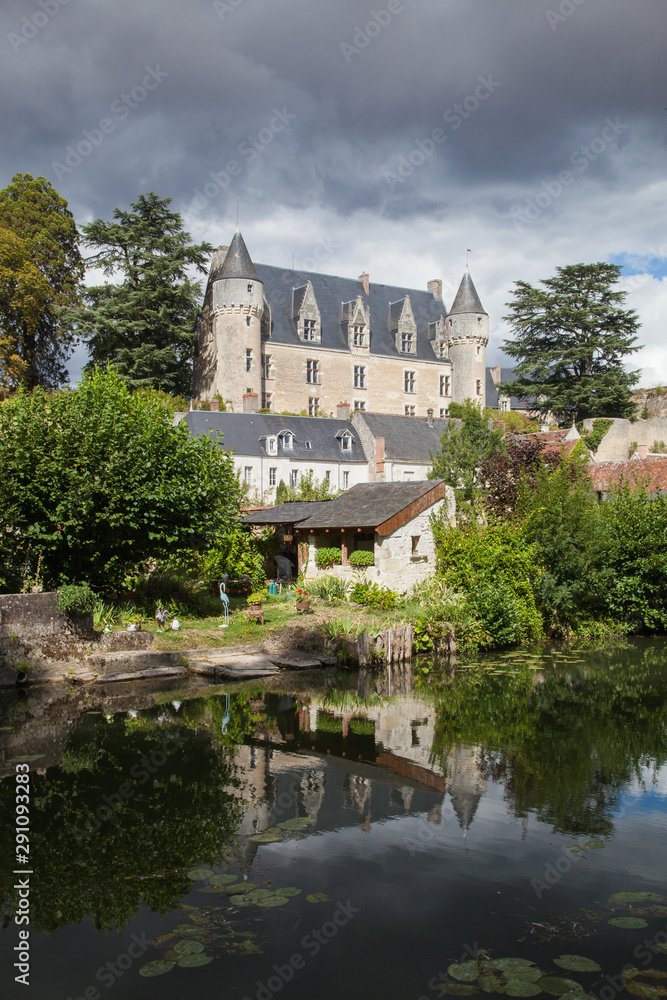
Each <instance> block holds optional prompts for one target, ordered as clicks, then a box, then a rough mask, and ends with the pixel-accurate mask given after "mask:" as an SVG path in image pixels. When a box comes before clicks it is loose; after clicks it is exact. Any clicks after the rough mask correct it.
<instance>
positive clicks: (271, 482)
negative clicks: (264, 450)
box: [269, 467, 278, 486]
mask: <svg viewBox="0 0 667 1000" xmlns="http://www.w3.org/2000/svg"><path fill="white" fill-rule="evenodd" d="M277 472H278V470H277V469H276V468H273V467H271V468H270V469H269V486H275V485H276V473H277Z"/></svg>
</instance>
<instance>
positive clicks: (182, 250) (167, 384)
mask: <svg viewBox="0 0 667 1000" xmlns="http://www.w3.org/2000/svg"><path fill="white" fill-rule="evenodd" d="M170 204H171V198H158V197H157V195H155V194H153V193H149V194H142V195H140V196H139V198H138V199H137V201H136V202H133V203H132V206H131V208H132V211H130V212H124V211H122V210H121V209H119V208H116V209H114V213H113V220H114V221H112V222H105V221H104V220H102V219H96V220H95V222H91V223H89V224H88V225H87V226H84V227H83V230H82V231H83V234H84V242H85V245H86V246H87V247H88V248H90V249H91V250H92V251H93V253H92V254H91V256H90V257H89V258H88V261H87V262H88V263H89V264H91V265H95V266H101V267H102V269H103V271H104V273H105V275H107V276H108V277H113V278H115V279H118V278H120V282H119V283H116V284H110V283H106V284H104V285H100V286H97V287H91V288H88V289H86V292H85V299H86V307H85V308H82V309H79V310H76V311H73V312H72V313H70V316H71V318H72V319H74V320H75V321H76V324H77V328H78V330H79V332H80V334H81V335H82V336H83V337H85V339H86V340H87V341H88V347H89V351H90V358H91V360H90V363H89V367H92V366H94V365H105V364H107V363H110V364H112V365H113V367H114V368H115V370H116V371H117V372H118V374H119V375H120V376H121V378H123V379H124V380H125V381H126V382H127V383H128V385H129V386H130V387H131V388H140V387H142V388H148V387H152V388H154V389H163V390H165V391H166V392H169V393H180V394H183V395H185V396H190V395H191V394H192V349H193V343H194V332H193V331H194V321H195V317H196V315H197V307H198V304H199V299H200V294H201V290H200V285H199V282H198V281H192V280H191V279H190V278H189V277H188V268H191V267H195V268H197V269H198V270H199V271H202V272H204V271H205V263H206V259H207V256H208V255H209V254H210V253H211V252H212V250H213V247H211V246H210V245H209V244H208V243H200V244H198V245H194V244H193V243H192V242H191V241H190V234H189V233H186V232H184V230H183V223H182V219H181V216H180V215H179V214H178V213H177V212H172V211H170V210H169V207H168V206H169V205H170Z"/></svg>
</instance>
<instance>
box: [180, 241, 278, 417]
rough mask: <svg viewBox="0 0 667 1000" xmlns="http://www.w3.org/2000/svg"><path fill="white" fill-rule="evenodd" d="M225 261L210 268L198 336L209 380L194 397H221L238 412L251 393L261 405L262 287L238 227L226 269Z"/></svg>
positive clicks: (216, 259) (216, 260)
mask: <svg viewBox="0 0 667 1000" xmlns="http://www.w3.org/2000/svg"><path fill="white" fill-rule="evenodd" d="M221 257H222V253H220V254H215V255H214V257H213V261H212V264H211V273H210V276H209V287H208V289H207V295H206V298H207V299H208V303H207V304H208V309H206V304H205V308H204V314H205V315H203V316H202V319H203V320H204V323H203V324H202V330H201V332H200V336H199V348H200V355H201V356H202V358H206V361H207V364H208V369H209V374H208V378H205V379H202V378H201V376H200V380H199V382H200V384H199V386H197V385H196V386H195V395H196V396H198V398H200V399H212V398H213V397H214V396H215V395H216V394H217V393H219V394H220V395H221V396H222V398H223V400H224V402H225V403H228V401H229V402H231V405H232V407H233V408H234V410H235V411H236V412H237V413H238V412H240V411H242V410H243V396H244V395H247V393H249V392H250V393H256V394H257V399H258V401H259V405H261V398H262V332H261V331H262V316H263V314H264V284H263V282H262V281H261V280H260V278H259V275H258V274H257V271H256V270H255V265H254V264H253V262H252V260H251V257H250V254H249V253H248V248H247V247H246V245H245V242H244V240H243V237H242V236H241V232H240V230H239V228H238V226H237V227H236V232H235V233H234V237H233V239H232V242H231V244H230V247H229V250H227V253H226V254H225V256H224V260H223V261H222V266H221V260H220V258H221ZM199 367H200V369H201V368H202V367H203V366H202V365H200V366H199ZM196 368H197V366H196ZM196 382H197V379H196Z"/></svg>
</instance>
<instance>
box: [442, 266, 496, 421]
mask: <svg viewBox="0 0 667 1000" xmlns="http://www.w3.org/2000/svg"><path fill="white" fill-rule="evenodd" d="M445 324H446V334H447V343H448V345H449V356H450V358H451V359H452V362H453V365H454V370H453V372H452V401H453V402H454V403H463V402H464V401H465V400H466V399H473V400H474V401H475V402H476V403H478V404H479V406H481V407H484V406H486V345H487V344H488V342H489V315H488V313H487V312H486V311H485V309H484V308H483V307H482V303H481V302H480V300H479V296H478V294H477V291H476V289H475V286H474V285H473V282H472V278H471V277H470V274H469V272H468V271H466V273H465V274H464V275H463V279H462V281H461V284H460V285H459V290H458V292H457V293H456V298H455V299H454V304H453V305H452V308H451V309H450V311H449V313H448V314H447V318H446V320H445Z"/></svg>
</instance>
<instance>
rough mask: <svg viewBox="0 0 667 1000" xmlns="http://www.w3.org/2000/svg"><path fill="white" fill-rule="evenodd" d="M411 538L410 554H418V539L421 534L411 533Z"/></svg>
mask: <svg viewBox="0 0 667 1000" xmlns="http://www.w3.org/2000/svg"><path fill="white" fill-rule="evenodd" d="M411 538H412V554H413V556H418V555H419V540H420V538H421V535H411Z"/></svg>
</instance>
